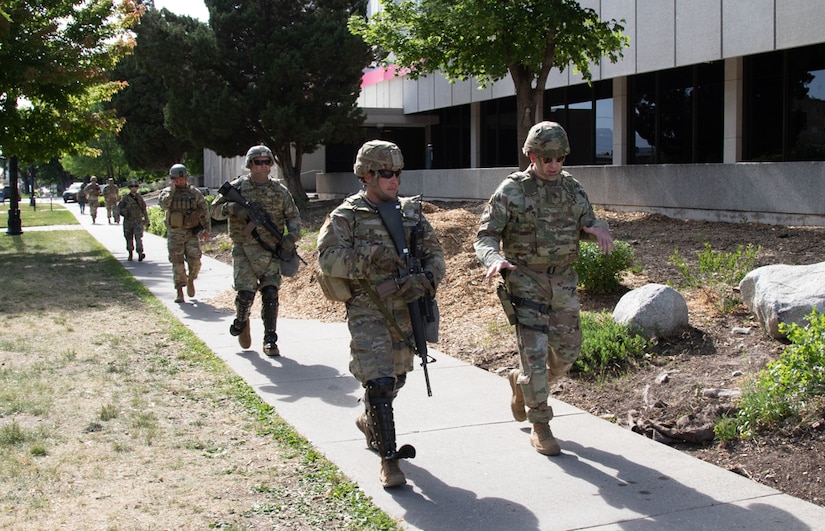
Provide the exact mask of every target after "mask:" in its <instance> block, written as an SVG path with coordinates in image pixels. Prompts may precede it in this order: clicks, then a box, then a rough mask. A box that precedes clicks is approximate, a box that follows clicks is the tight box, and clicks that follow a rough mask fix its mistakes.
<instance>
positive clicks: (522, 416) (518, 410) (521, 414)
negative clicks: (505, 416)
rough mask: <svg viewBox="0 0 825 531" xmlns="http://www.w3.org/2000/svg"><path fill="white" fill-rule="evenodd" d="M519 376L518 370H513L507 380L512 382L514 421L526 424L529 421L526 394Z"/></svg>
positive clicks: (511, 405) (511, 401) (511, 406)
mask: <svg viewBox="0 0 825 531" xmlns="http://www.w3.org/2000/svg"><path fill="white" fill-rule="evenodd" d="M519 374H520V373H519V370H518V369H513V370H512V371H510V375H509V376H508V377H507V380H509V381H510V389H511V390H512V391H513V396H512V398H510V411H511V412H512V413H513V418H514V419H516V420H517V421H519V422H524V421H525V420H527V411H525V409H524V393H523V392H522V391H521V386H520V385H519V384H518V377H519Z"/></svg>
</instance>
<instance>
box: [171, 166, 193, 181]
mask: <svg viewBox="0 0 825 531" xmlns="http://www.w3.org/2000/svg"><path fill="white" fill-rule="evenodd" d="M188 175H189V172H188V171H186V166H184V165H183V164H175V165H174V166H172V167H171V168H169V177H171V178H173V179H176V178H178V177H186V176H188Z"/></svg>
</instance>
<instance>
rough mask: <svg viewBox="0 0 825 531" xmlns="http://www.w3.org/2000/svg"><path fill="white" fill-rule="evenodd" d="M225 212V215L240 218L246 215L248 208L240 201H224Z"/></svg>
mask: <svg viewBox="0 0 825 531" xmlns="http://www.w3.org/2000/svg"><path fill="white" fill-rule="evenodd" d="M223 213H224V215H225V216H234V217H238V218H242V217H246V208H244V206H243V205H242V204H240V203H235V202H231V203H224V205H223Z"/></svg>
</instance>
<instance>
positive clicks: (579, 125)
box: [544, 81, 613, 166]
mask: <svg viewBox="0 0 825 531" xmlns="http://www.w3.org/2000/svg"><path fill="white" fill-rule="evenodd" d="M544 109H545V112H544V116H545V119H546V120H550V121H553V122H558V123H560V124H561V125H562V126H563V127H564V129H565V130H566V131H567V136H568V139H569V140H570V155H569V156H568V157H567V159H566V161H565V164H567V165H571V166H576V165H579V166H581V165H592V164H611V163H612V162H613V83H612V82H611V81H597V82H595V83H593V84H592V85H586V84H584V85H574V86H570V87H563V88H558V89H553V90H548V91H546V92H545V93H544Z"/></svg>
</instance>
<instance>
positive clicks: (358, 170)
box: [352, 140, 404, 180]
mask: <svg viewBox="0 0 825 531" xmlns="http://www.w3.org/2000/svg"><path fill="white" fill-rule="evenodd" d="M403 168H404V156H403V155H402V154H401V149H400V148H399V147H398V146H396V145H395V144H393V143H392V142H387V141H386V140H370V141H369V142H366V143H364V145H363V146H361V149H359V150H358V154H357V155H356V156H355V164H353V166H352V170H353V171H354V172H355V175H357V176H358V178H359V179H361V180H363V179H364V176H365V175H366V174H368V173H369V172H371V171H378V170H396V171H397V170H401V169H403Z"/></svg>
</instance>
